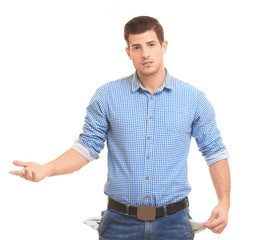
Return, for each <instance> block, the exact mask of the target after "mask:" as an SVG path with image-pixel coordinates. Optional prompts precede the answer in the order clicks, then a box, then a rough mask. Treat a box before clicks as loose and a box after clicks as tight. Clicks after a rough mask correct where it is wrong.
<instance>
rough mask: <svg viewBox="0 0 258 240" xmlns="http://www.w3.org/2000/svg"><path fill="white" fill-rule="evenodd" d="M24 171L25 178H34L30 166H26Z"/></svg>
mask: <svg viewBox="0 0 258 240" xmlns="http://www.w3.org/2000/svg"><path fill="white" fill-rule="evenodd" d="M24 173H25V178H26V179H27V180H31V179H32V173H31V170H30V169H28V168H24Z"/></svg>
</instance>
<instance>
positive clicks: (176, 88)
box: [11, 16, 230, 240]
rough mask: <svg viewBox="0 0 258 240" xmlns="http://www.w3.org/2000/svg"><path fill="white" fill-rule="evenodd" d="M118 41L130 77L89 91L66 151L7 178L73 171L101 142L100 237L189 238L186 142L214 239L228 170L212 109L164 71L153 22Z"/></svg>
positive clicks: (163, 44) (136, 21) (140, 20)
mask: <svg viewBox="0 0 258 240" xmlns="http://www.w3.org/2000/svg"><path fill="white" fill-rule="evenodd" d="M124 37H125V40H126V43H127V48H126V52H127V54H128V56H129V58H130V59H131V60H132V62H133V65H134V67H135V69H136V72H135V73H134V74H133V75H131V76H129V77H125V78H122V79H119V80H117V81H113V82H110V83H107V84H105V85H103V86H101V87H100V88H99V89H98V90H97V91H96V94H95V95H94V96H93V98H92V99H91V101H90V103H89V106H88V108H87V115H86V117H85V125H84V128H83V133H82V134H81V135H80V137H79V139H78V140H77V141H76V142H75V143H74V145H73V146H72V148H71V149H69V150H68V151H67V152H65V153H64V154H63V155H61V156H60V157H58V158H57V159H55V160H53V161H52V162H49V163H47V164H45V165H39V164H37V163H32V162H20V161H14V164H15V165H17V166H21V167H24V168H23V169H22V170H18V171H11V173H12V174H15V175H18V176H20V177H23V178H25V179H27V180H30V181H40V180H42V179H44V178H45V177H48V176H56V175H61V174H67V173H72V172H74V171H77V170H79V169H80V168H82V167H83V166H85V165H86V164H88V163H89V162H90V161H92V160H94V159H97V158H99V155H98V154H99V153H100V151H101V150H102V149H103V147H104V142H105V140H107V146H108V179H107V183H106V185H105V194H106V195H107V196H108V197H109V203H108V209H107V210H106V211H104V212H103V216H102V220H101V223H100V226H99V229H98V231H99V235H100V239H103V240H104V239H119V240H121V239H130V240H133V239H136V240H139V239H158V240H160V239H161V240H163V239H164V240H165V239H177V240H180V239H182V240H187V239H193V238H194V233H193V230H192V228H191V225H190V222H189V219H190V215H189V209H188V206H189V204H188V199H187V195H188V194H189V192H190V190H191V188H190V186H189V184H188V181H187V156H188V152H189V146H190V141H191V137H192V136H193V137H194V138H195V139H196V142H197V145H198V147H199V149H200V151H201V152H202V154H203V156H204V157H205V159H206V161H207V164H208V166H209V169H210V174H211V178H212V180H213V183H214V187H215V190H216V193H217V196H218V205H217V206H216V207H215V208H214V209H213V211H212V214H211V217H210V219H209V220H208V221H207V222H206V223H205V224H204V226H205V227H207V228H209V229H210V230H212V231H213V232H214V233H221V232H222V231H223V230H224V228H225V227H226V225H227V221H228V212H229V207H230V171H229V166H228V160H227V158H228V153H227V150H226V148H225V146H224V145H223V143H222V139H221V137H220V132H219V130H218V129H217V127H216V121H215V114H214V110H213V108H212V106H211V104H210V103H209V102H208V100H207V99H206V98H205V95H204V94H203V93H202V92H201V91H199V90H198V89H196V88H195V87H193V86H190V85H189V84H187V83H184V82H182V81H180V80H178V79H176V78H174V77H172V76H170V75H169V73H168V72H167V70H166V69H165V67H164V62H163V55H164V54H165V53H166V50H167V46H168V42H167V41H165V40H164V33H163V29H162V26H161V25H160V23H159V22H158V21H157V20H156V19H155V18H152V17H147V16H140V17H136V18H133V19H132V20H130V21H129V22H128V23H127V24H126V25H125V28H124Z"/></svg>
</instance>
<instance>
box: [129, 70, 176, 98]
mask: <svg viewBox="0 0 258 240" xmlns="http://www.w3.org/2000/svg"><path fill="white" fill-rule="evenodd" d="M173 82H174V81H173V77H172V76H171V75H170V74H169V73H168V71H167V70H166V77H165V79H164V81H163V83H162V85H161V86H160V88H159V89H157V90H156V92H161V91H163V89H164V88H167V89H172V88H173ZM138 89H142V90H146V91H148V90H147V89H146V88H145V87H144V86H143V85H142V83H141V81H140V79H139V77H138V74H137V71H135V73H134V74H133V75H132V92H133V93H134V92H136V91H137V90H138Z"/></svg>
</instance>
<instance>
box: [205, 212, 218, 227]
mask: <svg viewBox="0 0 258 240" xmlns="http://www.w3.org/2000/svg"><path fill="white" fill-rule="evenodd" d="M216 218H217V212H216V211H214V210H213V211H212V213H211V216H210V218H209V219H208V221H206V222H205V224H209V223H211V222H213V221H214V220H215V219H216Z"/></svg>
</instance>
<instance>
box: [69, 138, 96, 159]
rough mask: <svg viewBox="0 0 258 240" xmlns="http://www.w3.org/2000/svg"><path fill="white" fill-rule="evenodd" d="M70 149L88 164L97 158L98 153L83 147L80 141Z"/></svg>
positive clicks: (85, 146)
mask: <svg viewBox="0 0 258 240" xmlns="http://www.w3.org/2000/svg"><path fill="white" fill-rule="evenodd" d="M72 149H74V150H75V151H77V152H78V153H80V154H81V155H82V156H83V157H85V158H86V159H87V160H88V161H90V162H92V161H93V160H96V159H98V158H99V155H98V153H97V152H96V151H95V150H94V149H93V148H91V147H89V146H87V145H85V144H84V143H83V142H82V141H81V140H80V139H78V140H77V141H75V142H74V144H73V145H72Z"/></svg>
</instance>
